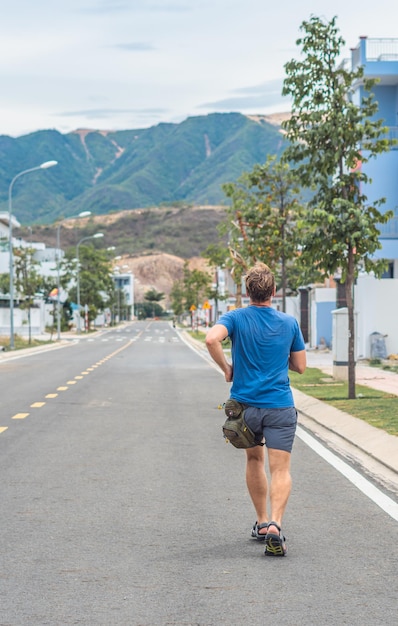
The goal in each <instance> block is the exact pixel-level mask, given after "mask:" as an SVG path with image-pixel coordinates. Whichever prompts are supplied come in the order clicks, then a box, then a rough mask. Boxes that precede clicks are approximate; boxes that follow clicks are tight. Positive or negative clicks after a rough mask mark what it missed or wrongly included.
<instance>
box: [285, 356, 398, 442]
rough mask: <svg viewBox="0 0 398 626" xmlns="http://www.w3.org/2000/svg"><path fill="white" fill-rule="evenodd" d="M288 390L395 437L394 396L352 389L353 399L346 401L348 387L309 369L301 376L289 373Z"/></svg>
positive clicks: (396, 411) (396, 408)
mask: <svg viewBox="0 0 398 626" xmlns="http://www.w3.org/2000/svg"><path fill="white" fill-rule="evenodd" d="M289 378H290V382H291V385H292V387H294V388H295V389H298V390H299V391H302V392H303V393H305V394H306V395H307V396H312V397H313V398H316V399H317V400H322V402H327V403H328V404H330V405H332V406H334V407H336V409H340V410H341V411H344V412H345V413H348V414H349V415H353V416H354V417H358V418H359V419H361V420H364V421H365V422H367V423H368V424H370V425H371V426H375V427H376V428H381V429H383V430H385V431H386V432H388V433H389V434H390V435H395V436H398V396H395V395H391V394H388V393H384V392H383V391H378V390H376V389H371V388H369V387H365V386H363V385H356V388H355V390H356V398H355V399H354V400H349V399H348V383H347V382H343V381H338V380H336V379H334V378H332V377H331V376H328V375H327V374H325V373H324V372H322V371H321V370H319V369H317V368H314V367H309V368H307V370H306V371H305V372H304V374H296V373H295V372H289Z"/></svg>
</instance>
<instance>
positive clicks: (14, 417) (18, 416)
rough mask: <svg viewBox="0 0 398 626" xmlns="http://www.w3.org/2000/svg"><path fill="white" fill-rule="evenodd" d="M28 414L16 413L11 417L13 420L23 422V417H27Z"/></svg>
mask: <svg viewBox="0 0 398 626" xmlns="http://www.w3.org/2000/svg"><path fill="white" fill-rule="evenodd" d="M28 415H29V413H17V414H16V415H14V416H13V417H12V419H13V420H23V419H25V417H28Z"/></svg>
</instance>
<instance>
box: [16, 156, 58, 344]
mask: <svg viewBox="0 0 398 626" xmlns="http://www.w3.org/2000/svg"><path fill="white" fill-rule="evenodd" d="M57 163H58V161H45V163H42V164H41V165H38V166H37V167H30V168H29V169H27V170H23V171H22V172H19V173H18V174H17V175H16V176H14V178H13V179H12V181H11V183H10V186H9V188H8V246H9V255H10V260H9V269H10V288H9V291H10V350H13V349H14V258H13V253H12V189H13V187H14V183H15V181H16V180H17V178H19V177H20V176H23V175H24V174H29V173H30V172H35V171H36V170H46V169H48V168H49V167H53V166H54V165H57Z"/></svg>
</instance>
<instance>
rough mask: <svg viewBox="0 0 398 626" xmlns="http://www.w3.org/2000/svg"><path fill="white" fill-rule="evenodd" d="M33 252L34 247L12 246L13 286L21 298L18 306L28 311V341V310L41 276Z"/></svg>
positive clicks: (30, 332)
mask: <svg viewBox="0 0 398 626" xmlns="http://www.w3.org/2000/svg"><path fill="white" fill-rule="evenodd" d="M34 253H35V249H34V248H14V265H15V275H16V281H15V286H16V289H17V292H18V294H19V295H20V297H21V298H22V300H21V302H20V304H19V307H20V308H21V309H26V310H27V311H28V325H29V343H31V341H32V327H31V315H30V312H31V308H32V305H33V298H34V295H35V293H36V292H37V291H38V289H39V286H40V283H41V276H40V274H39V272H38V266H39V265H40V263H39V262H38V261H36V260H35V258H34Z"/></svg>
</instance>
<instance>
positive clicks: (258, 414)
mask: <svg viewBox="0 0 398 626" xmlns="http://www.w3.org/2000/svg"><path fill="white" fill-rule="evenodd" d="M245 420H246V423H247V425H248V426H249V428H251V429H252V431H253V432H254V433H256V434H260V433H262V434H263V437H264V438H265V445H266V446H267V448H275V450H285V451H286V452H291V451H292V448H293V441H294V435H295V433H296V426H297V411H296V409H295V408H294V406H292V407H287V408H284V409H259V408H257V407H255V406H248V407H247V408H246V410H245Z"/></svg>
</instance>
